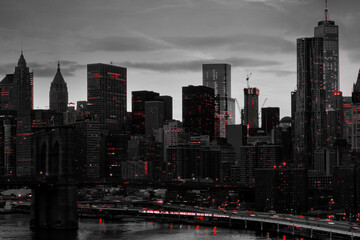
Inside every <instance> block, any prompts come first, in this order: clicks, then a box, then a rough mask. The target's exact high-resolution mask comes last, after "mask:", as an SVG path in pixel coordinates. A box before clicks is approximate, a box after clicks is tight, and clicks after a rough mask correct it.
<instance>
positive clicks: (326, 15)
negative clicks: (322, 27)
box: [325, 0, 328, 21]
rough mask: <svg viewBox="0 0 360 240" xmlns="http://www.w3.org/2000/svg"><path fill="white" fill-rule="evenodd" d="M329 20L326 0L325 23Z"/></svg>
mask: <svg viewBox="0 0 360 240" xmlns="http://www.w3.org/2000/svg"><path fill="white" fill-rule="evenodd" d="M327 19H328V9H327V0H325V21H327Z"/></svg>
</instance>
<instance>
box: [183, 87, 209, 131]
mask: <svg viewBox="0 0 360 240" xmlns="http://www.w3.org/2000/svg"><path fill="white" fill-rule="evenodd" d="M182 107H183V112H182V114H183V125H184V128H185V131H186V132H188V133H190V134H198V135H209V136H211V137H212V138H214V137H215V136H214V130H215V129H214V126H215V124H214V123H215V97H214V89H213V88H209V87H204V86H192V85H190V86H187V87H183V88H182Z"/></svg>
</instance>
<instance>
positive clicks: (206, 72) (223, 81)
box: [202, 63, 235, 138]
mask: <svg viewBox="0 0 360 240" xmlns="http://www.w3.org/2000/svg"><path fill="white" fill-rule="evenodd" d="M202 69H203V86H206V87H211V88H213V89H214V94H215V97H216V102H215V118H216V121H215V124H216V125H215V135H216V137H222V138H225V137H226V125H228V124H235V99H234V98H231V65H230V64H227V63H211V64H203V66H202Z"/></svg>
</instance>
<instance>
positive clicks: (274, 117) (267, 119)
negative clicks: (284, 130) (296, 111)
mask: <svg viewBox="0 0 360 240" xmlns="http://www.w3.org/2000/svg"><path fill="white" fill-rule="evenodd" d="M279 115H280V109H279V108H278V107H267V108H262V109H261V120H262V121H261V127H262V129H264V131H265V132H266V133H267V134H269V133H271V130H272V129H273V128H274V127H275V126H276V125H277V124H279V121H280V118H279Z"/></svg>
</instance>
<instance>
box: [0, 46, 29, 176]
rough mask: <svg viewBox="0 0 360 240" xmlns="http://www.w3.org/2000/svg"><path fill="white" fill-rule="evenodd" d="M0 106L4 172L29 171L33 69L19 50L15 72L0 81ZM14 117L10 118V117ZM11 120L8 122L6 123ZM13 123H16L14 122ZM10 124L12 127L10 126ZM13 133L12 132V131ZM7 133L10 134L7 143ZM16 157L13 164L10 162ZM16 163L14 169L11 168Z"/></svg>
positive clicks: (26, 173) (19, 174)
mask: <svg viewBox="0 0 360 240" xmlns="http://www.w3.org/2000/svg"><path fill="white" fill-rule="evenodd" d="M0 89H1V90H0V91H1V98H0V102H1V104H0V106H1V107H0V109H1V110H10V111H9V112H4V113H5V115H4V118H3V120H4V121H3V126H4V138H5V139H4V140H5V141H6V144H5V145H3V146H1V148H4V149H2V151H3V152H4V154H5V155H4V164H5V167H4V169H5V174H10V175H14V174H15V172H16V175H18V176H29V175H31V167H32V157H31V127H32V119H31V111H32V109H33V73H31V72H30V71H29V68H28V67H27V65H26V61H25V58H24V55H23V53H22V52H21V55H20V58H19V60H18V64H17V66H16V67H15V71H14V74H7V75H6V77H5V78H4V79H3V80H2V81H1V82H0ZM11 119H13V120H14V121H13V120H11ZM9 124H10V125H9ZM13 124H14V125H16V127H15V126H14V125H13ZM10 126H11V127H10ZM14 130H15V131H16V135H15V136H12V134H13V131H14ZM9 137H12V140H11V141H12V142H13V143H15V144H13V143H10V139H9ZM13 159H16V164H14V163H13ZM14 166H16V171H14V170H15V169H14Z"/></svg>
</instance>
